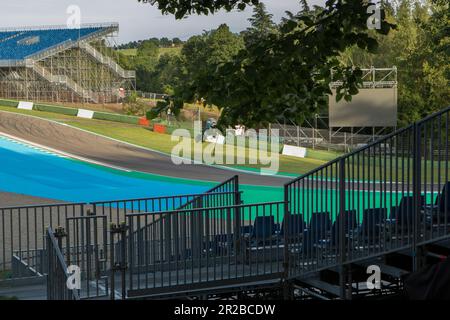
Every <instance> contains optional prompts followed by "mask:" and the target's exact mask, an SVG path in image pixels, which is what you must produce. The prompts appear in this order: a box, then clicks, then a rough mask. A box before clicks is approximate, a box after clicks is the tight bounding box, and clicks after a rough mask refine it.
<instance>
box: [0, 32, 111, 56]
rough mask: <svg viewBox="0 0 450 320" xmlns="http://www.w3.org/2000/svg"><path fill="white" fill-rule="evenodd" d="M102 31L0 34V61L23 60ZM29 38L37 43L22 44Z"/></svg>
mask: <svg viewBox="0 0 450 320" xmlns="http://www.w3.org/2000/svg"><path fill="white" fill-rule="evenodd" d="M102 29H103V28H102V27H89V28H80V29H51V30H27V31H6V32H0V60H23V59H25V58H27V57H28V56H31V55H34V54H37V53H40V52H42V51H45V50H48V49H50V48H52V47H55V46H57V45H61V44H63V43H65V42H66V41H77V40H82V39H84V38H86V37H87V36H90V35H92V34H94V33H96V32H98V31H100V30H102ZM31 38H37V39H38V40H39V41H37V42H36V43H32V44H29V45H27V44H23V41H24V40H26V39H31Z"/></svg>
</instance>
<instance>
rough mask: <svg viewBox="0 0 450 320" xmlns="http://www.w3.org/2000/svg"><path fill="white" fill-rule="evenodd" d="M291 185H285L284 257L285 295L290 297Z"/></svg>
mask: <svg viewBox="0 0 450 320" xmlns="http://www.w3.org/2000/svg"><path fill="white" fill-rule="evenodd" d="M289 214H290V213H289V185H287V184H286V185H284V217H283V223H284V230H285V231H284V257H283V296H284V299H289V298H290V297H289V296H290V290H289V283H288V279H289V233H290V228H289Z"/></svg>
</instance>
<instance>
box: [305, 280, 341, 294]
mask: <svg viewBox="0 0 450 320" xmlns="http://www.w3.org/2000/svg"><path fill="white" fill-rule="evenodd" d="M300 281H301V282H302V283H304V284H306V285H308V286H309V287H313V288H316V289H320V290H321V291H325V292H328V293H330V294H332V295H335V296H336V297H339V296H340V295H341V288H340V287H339V286H336V285H334V284H331V283H328V282H325V281H322V280H320V279H319V278H317V277H309V278H303V279H300Z"/></svg>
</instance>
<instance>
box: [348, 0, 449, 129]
mask: <svg viewBox="0 0 450 320" xmlns="http://www.w3.org/2000/svg"><path fill="white" fill-rule="evenodd" d="M386 12H387V18H388V19H389V20H390V21H392V22H393V23H395V24H396V25H397V28H396V30H394V31H392V32H391V33H390V34H389V35H387V36H383V37H381V36H376V35H375V36H376V37H377V41H378V43H379V50H378V52H377V53H375V54H371V53H368V52H364V51H363V50H361V49H359V48H357V47H352V48H350V49H348V50H346V52H345V53H344V54H343V55H342V59H343V62H344V63H347V64H350V65H355V66H360V67H370V66H375V67H390V66H393V65H395V66H397V69H398V82H399V84H398V107H399V122H400V125H406V124H409V123H411V122H413V121H415V120H418V119H420V118H422V117H424V116H425V115H426V114H430V113H432V112H435V111H437V110H439V109H441V108H442V107H444V106H446V105H448V101H449V100H450V86H449V80H450V65H449V56H450V52H449V43H450V41H449V37H448V21H449V17H448V15H449V4H448V2H447V1H443V0H432V1H416V0H399V1H397V2H396V3H394V4H391V5H389V6H388V7H387V8H386ZM446 30H447V33H446Z"/></svg>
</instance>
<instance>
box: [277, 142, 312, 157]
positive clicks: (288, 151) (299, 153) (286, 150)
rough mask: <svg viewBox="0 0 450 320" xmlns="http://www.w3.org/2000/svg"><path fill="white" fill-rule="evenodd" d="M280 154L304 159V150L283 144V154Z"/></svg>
mask: <svg viewBox="0 0 450 320" xmlns="http://www.w3.org/2000/svg"><path fill="white" fill-rule="evenodd" d="M282 153H283V154H284V155H285V156H292V157H297V158H304V157H306V148H302V147H295V146H289V145H286V144H285V145H283V152H282Z"/></svg>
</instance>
